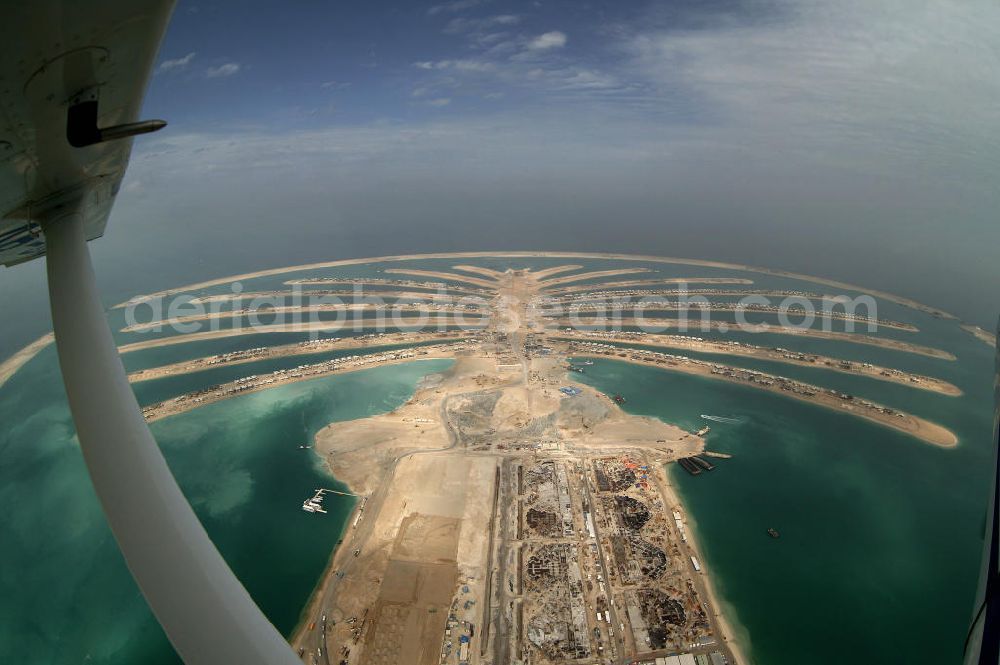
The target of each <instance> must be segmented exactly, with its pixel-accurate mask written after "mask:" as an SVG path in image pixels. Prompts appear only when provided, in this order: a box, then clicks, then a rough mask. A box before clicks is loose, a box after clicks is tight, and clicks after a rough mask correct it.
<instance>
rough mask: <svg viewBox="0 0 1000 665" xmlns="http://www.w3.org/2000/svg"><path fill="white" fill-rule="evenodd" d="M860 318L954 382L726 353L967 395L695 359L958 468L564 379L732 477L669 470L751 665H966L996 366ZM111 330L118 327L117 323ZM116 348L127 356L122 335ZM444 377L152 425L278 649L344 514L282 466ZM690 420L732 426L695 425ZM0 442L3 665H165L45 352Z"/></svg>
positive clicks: (963, 337)
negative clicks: (946, 445)
mask: <svg viewBox="0 0 1000 665" xmlns="http://www.w3.org/2000/svg"><path fill="white" fill-rule="evenodd" d="M461 262H462V263H465V264H473V265H481V266H487V267H492V268H497V269H505V268H506V267H508V266H512V267H542V266H550V265H561V264H565V263H576V264H580V265H582V266H583V267H582V268H580V269H578V271H577V272H584V271H587V270H605V269H609V268H613V267H618V266H620V262H616V261H611V260H598V259H581V260H567V259H534V258H533V259H516V260H515V259H500V258H481V259H475V260H472V259H463V260H462V261H461ZM404 264H405V265H413V266H415V267H417V266H419V267H420V268H424V269H431V270H434V269H437V270H441V269H445V268H448V267H450V266H451V265H454V264H455V261H453V260H448V259H435V260H423V261H412V262H401V263H397V264H393V267H400V265H404ZM649 265H650V267H651V268H653V269H656V270H658V271H659V274H661V275H663V276H665V277H666V276H693V275H701V276H710V277H711V276H724V275H730V276H733V275H735V276H739V277H748V278H750V279H753V280H754V282H755V283H754V284H753V285H748V286H747V288H789V289H803V290H818V291H824V290H825V287H821V286H815V285H812V284H810V283H808V282H802V281H795V280H790V279H788V278H784V277H775V276H767V275H761V274H757V273H739V271H734V270H723V269H718V268H705V267H698V268H692V267H690V266H677V265H663V264H649ZM381 269H382V266H377V265H367V266H347V267H338V268H331V269H323V270H313V271H302V272H298V273H291V274H287V275H280V276H271V277H267V278H261V279H258V280H245V281H244V284H243V285H244V288H245V289H246V290H248V291H250V290H254V289H256V290H264V289H268V288H279V287H281V286H282V284H283V282H284V281H285V280H287V279H291V278H293V277H315V276H339V277H352V276H372V277H381V278H386V277H398V278H403V279H405V278H406V276H405V275H387V274H385V273H383V272H381ZM567 274H570V273H567ZM227 288H228V287H227V286H218V287H210V288H208V289H204V290H203V291H205V292H225V291H226V289H227ZM879 315H880V316H883V317H887V318H893V319H898V320H903V321H908V322H912V323H914V324H916V325H918V326H919V327H920V329H921V331H920V333H919V334H911V333H905V332H892V331H889V332H888V333H887V334H889V335H891V336H894V337H897V338H903V339H912V340H913V341H915V342H917V343H921V344H928V345H932V346H938V347H940V348H945V349H948V350H950V351H952V352H954V353H955V354H956V356H957V357H958V360H957V361H955V362H948V361H942V360H938V359H931V358H926V357H921V356H915V355H912V354H904V353H900V352H897V351H890V350H884V349H878V348H874V347H866V346H860V345H856V344H844V343H837V342H833V341H829V340H810V339H803V338H801V337H799V338H788V337H784V336H778V335H750V334H742V336H740V335H741V334H739V333H737V334H736V335H732V334H731V335H730V336H728V337H727V339H739V340H740V341H746V342H749V343H756V344H765V345H781V346H784V347H786V348H790V349H797V350H802V351H811V350H815V351H818V352H821V353H827V354H830V355H835V356H839V357H844V358H852V359H858V360H864V361H867V362H873V363H879V364H884V365H888V366H894V367H899V368H902V369H908V370H911V371H916V372H921V373H927V374H933V375H935V376H938V377H940V378H942V379H945V380H948V381H951V382H952V383H955V384H956V385H958V386H959V387H960V388H961V389H962V390H963V391H964V393H965V394H964V395H963V396H962V397H960V398H952V397H947V396H942V395H936V394H932V393H928V392H926V391H920V390H916V389H913V388H909V387H907V386H897V385H894V384H888V383H885V382H879V381H874V380H872V379H867V378H862V377H854V376H850V375H845V374H836V373H832V372H829V371H826V370H822V369H816V368H797V367H792V366H785V365H782V366H777V367H778V369H776V366H775V365H774V364H773V363H769V362H765V361H753V360H750V359H745V358H736V357H727V356H706V357H709V358H712V359H716V360H718V361H720V362H725V363H727V364H732V365H738V366H744V367H755V368H759V369H762V370H764V371H779V372H780V373H781V374H784V375H786V376H794V377H796V378H800V379H802V380H805V381H809V382H813V383H817V384H819V385H828V386H835V387H837V388H838V389H841V390H845V391H849V392H852V393H855V394H858V395H863V396H868V397H871V398H872V399H876V400H878V401H881V402H884V403H886V404H889V405H892V406H896V407H898V408H902V409H906V410H908V411H912V412H914V413H916V414H918V415H921V416H924V417H927V418H930V419H932V420H935V421H937V422H940V423H941V424H943V425H945V426H947V427H949V428H950V429H952V430H953V431H954V432H955V433H956V434H957V435H958V436H959V439H960V444H959V446H958V447H957V448H954V449H941V448H936V447H933V446H930V445H926V444H923V443H920V442H919V441H917V440H915V439H911V438H909V437H906V436H904V435H902V434H898V433H895V432H892V431H890V430H887V429H884V428H881V427H878V426H876V425H874V424H870V423H867V422H864V421H860V420H857V419H854V418H850V417H848V416H845V415H842V414H839V413H836V412H833V411H830V410H828V409H823V408H820V407H816V406H811V405H808V404H804V403H802V402H798V401H794V400H791V399H788V398H785V397H783V396H781V395H776V394H770V393H763V392H761V391H757V390H753V389H750V388H747V387H744V386H739V385H734V384H727V383H723V382H718V381H712V380H710V379H706V378H702V377H694V376H688V375H683V374H674V373H669V372H667V371H665V370H662V369H658V368H651V367H643V366H633V365H628V364H626V363H622V362H618V361H613V360H597V361H595V363H594V365H591V366H588V367H587V368H586V371H585V373H584V374H582V375H578V374H575V373H574V374H572V375H571V376H570V377H568V379H567V380H577V381H582V382H585V383H589V384H591V385H594V386H595V387H597V388H598V389H600V390H602V391H604V392H607V393H621V394H623V395H625V396H626V398H627V400H628V401H627V402H626V404H625V405H624V407H623V408H625V409H626V410H627V411H630V412H634V413H640V414H645V415H652V416H655V417H659V418H661V419H663V420H665V421H667V422H671V423H675V424H677V425H680V426H682V427H685V428H687V429H691V430H694V429H699V428H700V427H703V426H704V425H710V426H711V427H712V431H711V433H710V434H709V435H708V444H709V448H710V449H712V450H718V451H721V452H727V453H732V454H733V455H734V458H733V459H731V460H722V461H720V462H719V463H718V464H717V468H716V470H714V471H712V472H711V473H705V474H702V475H700V476H698V477H691V476H688V475H687V474H685V473H683V472H682V471H680V470H679V469H677V468H676V467H673V468H672V469H671V475H672V478H673V480H674V482H675V484H676V485H677V486H678V489H679V490H680V493H681V495H682V498H683V500H684V503H685V506H686V508H687V510H688V515H689V517H690V518H691V519H692V521H693V522H695V523H696V530H697V534H698V540H699V545H700V547H701V549H702V554H703V557H704V559H705V561H706V564H707V567H708V568H709V570H710V573H711V577H712V580H713V582H714V584H715V585H716V587H717V589H718V590H719V592H720V594H721V596H722V598H723V599H724V601H725V602H726V603H727V607H726V611H727V612H731V613H732V614H733V616H734V617H735V619H736V621H737V622H738V623H739V624H740V625H742V626H743V628H744V629H745V630H746V634H747V635H748V637H749V642H750V645H751V651H752V654H753V656H754V658H755V660H756V662H757V663H758V664H764V665H793V664H794V665H801V664H802V663H809V664H810V665H813V664H816V665H825V664H826V663H830V664H831V665H832V664H833V663H837V662H840V661H842V660H844V659H845V658H848V657H849V658H851V659H852V660H861V661H863V662H889V663H902V662H906V663H916V664H923V663H927V664H931V663H934V664H935V665H937V664H939V663H944V664H954V665H957V664H958V663H960V662H961V651H962V643H963V641H964V638H965V630H966V626H967V623H968V620H969V618H970V614H971V611H972V607H971V605H972V598H973V594H974V589H975V583H976V575H977V574H978V558H979V555H980V547H981V536H982V527H983V519H984V501H985V495H986V485H987V483H988V473H989V470H988V468H987V465H986V461H987V460H988V459H989V446H990V431H991V426H992V394H991V390H992V372H993V359H992V351H991V349H989V348H988V347H986V345H984V344H982V343H981V342H978V341H976V340H974V339H972V337H971V336H969V335H967V334H966V333H964V332H962V331H960V330H959V329H958V326H957V324H956V323H955V322H954V321H944V320H938V319H935V318H933V317H931V316H929V315H926V314H923V313H919V312H914V311H913V310H909V309H905V308H902V307H899V306H898V305H895V304H893V303H888V302H883V301H880V302H879ZM110 318H111V320H112V321H113V322H114V323H115V324H120V323H121V321H122V315H121V312H120V310H116V311H112V312H111V313H110ZM118 327H120V325H118ZM694 334H699V335H702V336H705V337H716V336H717V335H716V334H714V333H707V334H704V333H694ZM119 337H120V338H121V339H122V340H123V341H126V340H125V338H126V336H125V335H120V336H119ZM301 339H303V336H302V335H298V334H284V335H281V334H277V335H246V336H242V337H232V338H223V339H221V340H212V341H205V342H195V343H191V344H186V345H178V346H165V347H161V348H157V349H149V350H145V351H139V352H135V353H134V354H129V355H127V356H125V358H126V363H127V365H128V366H129V367H130V369H135V368H140V367H150V366H155V365H158V364H163V363H167V362H174V361H177V360H181V359H186V358H192V357H196V356H200V355H204V354H209V353H219V352H228V351H234V350H239V349H245V348H252V347H256V346H262V345H265V344H276V343H290V342H294V341H300V340H301ZM127 341H135V340H134V339H131V338H129V339H128V340H127ZM5 351H7V352H11V351H13V349H10V350H5ZM0 355H6V354H0ZM335 355H337V354H336V353H333V354H330V357H334V356H335ZM691 355H696V354H691ZM299 362H311V360H299V359H295V358H288V359H284V360H281V361H272V362H271V363H270V364H267V363H263V364H261V363H249V364H247V365H245V366H241V367H236V368H225V369H222V368H219V369H214V370H211V371H208V372H199V373H196V374H191V375H185V376H179V377H172V378H170V379H169V380H163V381H159V382H150V383H149V384H145V385H143V384H138V385H137V386H136V392H137V394H138V395H139V397H140V399H141V400H142V401H143V402H149V401H155V400H158V399H163V398H165V397H169V396H171V395H174V394H179V393H181V392H186V391H190V390H194V389H197V388H202V387H206V386H207V385H209V384H210V383H213V382H218V381H221V380H229V379H230V378H232V376H241V375H246V374H250V373H256V372H257V371H260V372H263V371H269V368H272V366H279V365H281V366H285V365H286V364H288V363H291V364H292V365H294V364H298V363H299ZM447 366H448V362H447V361H417V362H413V363H409V364H405V365H395V366H388V367H383V368H379V369H372V370H363V371H359V372H354V373H349V374H342V375H336V376H333V377H328V378H324V379H318V380H313V381H308V382H303V383H298V384H290V385H286V386H282V387H280V388H276V389H272V390H268V391H264V392H260V393H254V394H250V395H244V396H241V397H238V398H235V399H232V400H228V401H224V402H219V403H216V404H212V405H210V406H206V407H202V408H200V409H196V410H194V411H191V412H188V413H185V414H181V415H179V416H175V417H173V418H169V419H166V420H163V421H160V422H157V423H155V424H154V426H153V431H154V434H155V436H156V438H157V440H158V442H159V443H160V444H161V446H162V448H163V450H164V453H165V455H166V457H167V460H168V462H169V463H170V465H171V468H172V469H173V471H174V473H175V475H176V476H177V478H178V480H179V482H180V484H181V486H182V488H183V490H184V491H185V493H186V495H187V496H188V498H189V499H190V500H191V502H192V503H193V505H194V507H195V510H196V511H197V512H198V514H199V517H200V518H201V519H202V520H203V521H204V523H205V525H206V528H207V529H208V531H209V533H210V535H211V536H212V538H213V539H214V540H215V542H216V543H217V544H218V546H219V547H220V549H221V551H222V552H223V554H224V555H225V557H226V558H227V560H228V561H229V563H230V564H231V565H232V566H233V568H234V569H235V571H236V573H237V574H238V575H239V576H240V578H241V579H242V580H243V581H244V583H245V584H246V585H247V587H248V588H249V590H250V592H251V594H252V595H253V596H254V598H255V599H256V600H257V602H258V603H260V604H261V606H262V607H263V608H264V610H265V611H266V612H267V614H268V616H269V617H270V618H271V619H272V620H273V621H274V622H275V624H276V625H277V626H278V627H279V629H280V630H282V631H284V632H285V633H289V632H290V631H291V630H292V629H293V627H294V625H295V623H296V621H297V619H298V615H299V612H300V611H301V608H302V607H303V605H304V604H305V602H306V600H307V598H308V596H309V594H310V592H311V590H312V588H313V586H314V585H315V583H316V581H317V578H318V576H319V575H320V573H321V571H322V570H323V567H324V566H325V564H326V562H327V560H328V557H329V555H330V552H331V551H332V549H333V548H334V547H335V544H336V541H337V539H338V538H339V536H340V533H341V530H342V528H343V525H344V522H345V520H346V519H347V515H348V513H349V511H350V509H351V506H352V504H351V501H350V500H349V499H347V498H336V497H333V496H331V497H329V498H328V499H327V506H328V509H329V510H330V513H329V514H327V515H311V514H308V513H305V512H303V511H301V510H299V506H300V504H301V502H302V501H303V500H304V499H305V498H307V497H308V496H309V495H311V493H312V490H313V489H315V488H316V487H332V486H335V482H336V481H335V480H333V479H332V478H330V477H329V476H328V475H327V474H326V473H325V472H324V471H323V470H322V468H321V467H320V465H319V463H318V461H317V459H316V458H315V456H314V455H313V453H312V451H311V450H302V449H299V446H300V445H303V444H308V443H310V442H311V439H312V436H313V435H314V434H315V432H316V431H317V430H318V429H320V428H321V427H323V426H324V425H326V424H328V423H330V422H333V421H336V420H348V419H353V418H361V417H366V416H369V415H373V414H376V413H381V412H385V411H389V410H391V409H393V408H395V407H396V406H397V405H399V404H401V403H402V402H404V401H405V400H406V399H407V398H408V396H409V395H410V394H412V392H413V390H414V388H415V386H416V385H417V383H418V381H419V380H420V378H421V377H423V376H425V375H426V374H429V373H434V372H439V371H442V370H443V369H444V368H445V367H447ZM234 372H235V374H234ZM700 414H714V415H720V416H726V417H731V418H734V419H736V420H737V421H738V422H737V423H725V422H713V421H706V420H703V419H702V418H701V417H700ZM0 423H3V425H2V427H0V501H2V503H3V505H4V506H5V509H4V510H3V511H2V512H0V534H2V536H0V537H2V542H0V661H2V662H17V663H22V664H26V665H35V664H39V665H40V664H49V663H81V662H87V663H140V662H141V663H153V664H160V663H162V664H167V663H170V664H173V663H176V662H177V659H176V656H175V655H174V654H173V652H172V650H171V648H170V646H169V644H168V643H167V642H166V639H165V638H164V636H163V634H162V631H161V630H160V629H159V627H158V626H157V624H156V622H155V621H154V620H153V618H152V616H151V615H150V613H149V611H148V609H147V608H146V606H145V603H144V601H143V599H142V597H141V596H140V594H139V593H138V590H137V588H136V587H135V584H134V583H133V582H132V580H131V578H130V576H129V574H128V571H127V570H126V568H125V566H124V563H123V561H122V559H121V556H120V554H119V553H118V550H117V547H116V545H115V543H114V540H113V538H112V537H111V534H110V531H109V530H108V528H107V526H106V525H105V523H104V518H103V515H102V513H101V511H100V507H99V506H98V504H97V501H96V499H95V497H94V495H93V491H92V489H91V487H90V483H89V479H88V477H87V475H86V471H85V468H84V466H83V462H82V459H81V456H80V453H79V450H78V448H77V446H76V443H75V441H74V439H73V427H72V421H71V419H70V417H69V412H68V409H67V407H66V403H65V395H64V394H63V392H62V387H61V380H60V378H59V374H58V366H57V362H56V356H55V351H54V349H53V348H51V347H50V348H48V349H46V350H44V351H43V352H42V353H40V354H39V355H38V356H37V357H36V358H34V359H33V360H32V361H30V362H29V363H28V364H27V365H26V366H25V367H24V368H23V369H22V370H21V371H20V372H18V373H17V374H16V375H15V376H14V377H13V378H12V379H11V380H10V381H9V382H8V383H7V384H6V385H4V386H2V387H0ZM768 527H774V528H777V529H778V530H779V531H780V532H781V538H780V539H779V540H774V539H771V538H769V537H768V536H767V534H766V529H767V528H768Z"/></svg>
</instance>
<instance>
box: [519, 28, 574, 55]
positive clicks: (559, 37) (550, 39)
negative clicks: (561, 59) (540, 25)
mask: <svg viewBox="0 0 1000 665" xmlns="http://www.w3.org/2000/svg"><path fill="white" fill-rule="evenodd" d="M563 46H566V35H565V33H562V32H559V31H558V30H553V31H552V32H546V33H544V34H541V35H538V36H537V37H535V38H534V39H532V40H531V41H530V42H528V48H530V49H532V50H534V51H544V50H546V49H550V48H562V47H563Z"/></svg>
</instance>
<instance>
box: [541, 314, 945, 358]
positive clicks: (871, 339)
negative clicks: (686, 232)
mask: <svg viewBox="0 0 1000 665" xmlns="http://www.w3.org/2000/svg"><path fill="white" fill-rule="evenodd" d="M614 323H615V324H616V325H620V326H635V327H641V328H642V329H643V330H645V331H646V332H650V333H659V332H662V331H664V330H681V331H683V332H685V333H687V334H691V335H697V334H698V333H699V332H708V331H717V332H723V333H724V332H728V331H730V330H733V329H734V328H735V327H736V324H734V323H728V322H725V321H705V322H702V321H701V320H700V319H695V318H691V319H688V320H684V319H681V318H677V319H654V318H646V317H644V318H631V317H622V318H621V319H618V320H616V321H615V322H614ZM551 324H552V327H553V328H558V329H565V328H569V327H571V326H573V324H574V321H571V320H568V319H556V320H553V321H552V322H551ZM595 327H597V326H595ZM746 328H747V329H746V330H745V332H748V333H751V334H754V333H767V334H771V335H789V336H796V335H802V336H804V337H816V338H818V339H831V340H836V341H838V342H850V343H851V344H864V345H866V346H879V347H882V348H883V349H892V350H893V351H904V352H906V353H915V354H917V355H921V356H928V357H930V358H940V359H941V360H955V354H953V353H951V352H950V351H944V350H942V349H935V348H934V347H930V346H924V345H922V344H915V343H913V342H904V341H901V340H898V339H892V338H889V337H876V336H875V335H868V334H865V333H851V332H839V331H832V330H816V329H814V328H794V327H786V326H776V325H771V324H769V323H753V324H750V325H748V326H746Z"/></svg>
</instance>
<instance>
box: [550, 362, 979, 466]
mask: <svg viewBox="0 0 1000 665" xmlns="http://www.w3.org/2000/svg"><path fill="white" fill-rule="evenodd" d="M617 350H618V348H617V347H616V348H615V351H617ZM632 351H635V352H638V353H640V354H647V355H648V356H649V357H648V358H646V359H641V358H633V359H630V360H626V359H622V358H621V357H619V356H618V355H617V353H614V352H611V351H608V352H606V353H602V352H600V351H595V350H593V349H579V350H574V349H572V348H571V349H569V351H568V353H567V356H568V357H573V358H601V359H605V360H613V361H616V362H624V363H630V364H635V365H645V366H647V367H654V368H658V369H661V370H663V371H666V372H676V373H679V374H688V375H691V376H699V377H702V378H706V379H712V380H717V381H725V382H727V383H733V384H736V385H740V386H744V387H748V388H753V389H756V390H763V391H766V392H770V393H773V394H775V395H780V396H784V397H787V398H789V399H794V400H797V401H800V402H805V403H806V404H812V405H814V406H818V407H822V408H827V409H830V410H833V411H837V412H839V413H841V414H844V415H852V416H855V417H856V418H863V419H865V420H867V421H869V422H872V423H874V424H876V425H881V426H883V427H888V428H889V429H894V430H896V431H898V432H900V433H901V434H906V435H909V436H912V437H913V438H915V439H917V440H918V441H923V442H924V443H928V444H931V445H934V446H938V447H940V448H954V447H956V446H958V443H959V442H958V437H957V436H956V435H955V434H954V432H952V431H951V430H949V429H947V428H946V427H944V426H942V425H938V424H937V423H933V422H931V421H929V420H926V419H924V418H921V417H919V416H915V415H913V414H910V413H906V412H903V411H897V410H894V409H893V410H891V411H892V414H884V415H882V417H875V415H873V414H869V413H862V412H860V411H859V410H856V409H855V407H854V404H853V403H852V404H847V403H845V401H844V400H842V399H841V398H839V397H834V396H833V395H831V394H829V393H828V392H827V391H826V390H825V389H823V388H821V387H819V386H816V385H812V384H808V383H805V382H803V381H795V380H791V379H785V380H784V383H783V384H782V385H789V386H793V387H796V388H805V389H809V390H812V391H815V394H814V395H811V396H807V395H799V394H796V393H794V392H792V391H791V390H783V389H782V388H781V387H780V386H779V385H765V384H762V383H757V382H753V383H751V382H749V381H747V380H740V379H736V378H731V377H729V376H725V375H723V374H720V373H715V372H713V371H712V365H713V363H708V362H705V361H702V360H692V359H683V360H687V362H683V360H682V357H681V356H674V357H669V354H660V353H657V352H656V351H642V350H635V349H633V350H632ZM656 356H662V357H663V358H662V359H660V358H657V357H656ZM671 363H673V364H671ZM720 367H724V368H725V369H730V370H736V371H743V372H747V373H752V374H755V375H756V376H757V377H761V378H764V379H768V380H777V379H784V377H780V376H778V375H775V374H768V373H766V372H758V371H757V370H746V369H744V368H740V367H725V366H720ZM838 395H839V394H838ZM838 400H839V401H838ZM866 401H868V402H869V403H870V404H871V405H872V406H871V407H870V408H869V407H866V408H868V410H869V411H872V410H877V409H885V408H888V407H884V406H882V405H880V404H876V403H874V402H871V401H870V400H866ZM893 414H896V415H897V416H898V418H900V419H901V420H902V422H897V421H896V420H893V419H892V418H891V415H893ZM904 424H905V425H907V427H904V426H903V425H904Z"/></svg>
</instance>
